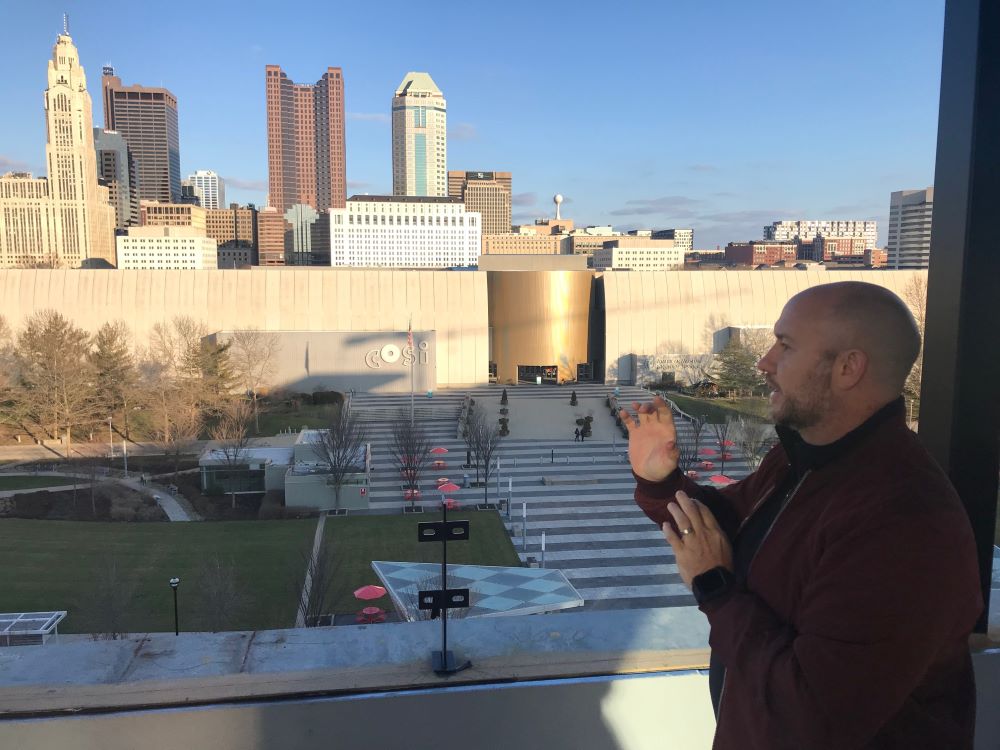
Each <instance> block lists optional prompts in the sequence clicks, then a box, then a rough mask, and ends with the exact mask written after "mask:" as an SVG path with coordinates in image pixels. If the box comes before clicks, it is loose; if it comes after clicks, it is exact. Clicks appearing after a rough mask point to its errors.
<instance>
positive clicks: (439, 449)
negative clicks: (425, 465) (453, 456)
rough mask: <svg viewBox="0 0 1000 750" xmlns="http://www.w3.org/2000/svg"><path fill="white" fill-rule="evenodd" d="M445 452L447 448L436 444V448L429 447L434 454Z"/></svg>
mask: <svg viewBox="0 0 1000 750" xmlns="http://www.w3.org/2000/svg"><path fill="white" fill-rule="evenodd" d="M447 452H448V449H447V448H442V447H440V446H438V447H437V448H431V453H434V454H435V455H438V456H443V455H444V454H445V453H447Z"/></svg>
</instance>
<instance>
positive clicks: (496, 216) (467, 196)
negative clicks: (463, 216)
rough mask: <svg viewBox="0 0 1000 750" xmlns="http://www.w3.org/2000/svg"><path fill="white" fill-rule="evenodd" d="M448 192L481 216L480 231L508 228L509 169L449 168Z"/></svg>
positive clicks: (509, 224) (502, 230) (484, 232)
mask: <svg viewBox="0 0 1000 750" xmlns="http://www.w3.org/2000/svg"><path fill="white" fill-rule="evenodd" d="M448 195H449V196H451V197H452V198H461V199H462V202H463V203H465V210H466V211H475V212H477V213H478V214H480V216H482V217H483V235H484V236H485V235H488V234H507V233H509V232H510V231H511V218H510V212H511V208H510V200H511V178H510V172H448Z"/></svg>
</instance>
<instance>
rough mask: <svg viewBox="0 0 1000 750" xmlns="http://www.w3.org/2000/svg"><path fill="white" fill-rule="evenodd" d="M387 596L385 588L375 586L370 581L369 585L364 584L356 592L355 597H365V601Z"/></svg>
mask: <svg viewBox="0 0 1000 750" xmlns="http://www.w3.org/2000/svg"><path fill="white" fill-rule="evenodd" d="M383 596H385V589H384V588H382V587H381V586H375V585H373V584H371V583H369V584H368V585H367V586H362V587H361V588H359V589H358V590H357V591H355V592H354V598H355V599H363V600H364V601H369V600H371V599H379V598H380V597H383Z"/></svg>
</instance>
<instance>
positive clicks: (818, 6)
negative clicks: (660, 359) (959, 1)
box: [0, 0, 944, 248]
mask: <svg viewBox="0 0 1000 750" xmlns="http://www.w3.org/2000/svg"><path fill="white" fill-rule="evenodd" d="M0 5H2V6H3V8H2V11H3V17H4V23H3V24H2V28H0V66H2V68H3V69H4V70H5V71H7V74H6V75H4V76H3V77H2V78H0V101H2V102H3V103H4V106H3V112H4V116H3V119H2V121H0V171H5V170H6V169H10V168H17V169H25V168H28V169H32V170H33V171H35V172H36V173H41V174H44V169H43V168H42V165H43V164H44V145H45V134H44V116H43V112H42V106H41V105H42V98H41V92H42V90H43V89H44V88H45V66H46V60H47V59H48V56H49V54H50V52H51V46H52V43H53V41H54V39H55V35H56V33H57V32H58V31H59V29H60V28H61V23H62V20H61V19H62V15H61V14H62V13H63V12H64V11H66V12H68V13H69V14H70V32H71V34H72V36H73V38H74V41H75V42H76V44H77V46H78V48H79V49H80V54H81V56H82V61H83V64H84V67H85V69H86V72H87V75H88V85H89V88H90V91H91V96H92V97H93V99H94V119H95V123H96V124H98V125H99V124H101V122H102V115H101V106H100V73H101V66H102V65H104V64H106V63H108V62H110V63H112V64H113V65H114V66H115V68H116V71H117V73H118V75H119V76H121V78H122V81H123V82H124V83H126V84H132V83H141V84H145V85H149V86H156V85H162V86H166V87H167V88H169V89H171V90H172V91H173V92H174V94H176V95H177V97H178V99H179V112H180V136H181V170H182V174H184V175H186V174H188V173H190V172H192V171H194V170H195V169H212V170H215V171H216V172H218V173H220V174H221V175H223V176H224V177H226V179H227V180H228V186H227V198H228V199H230V200H239V201H241V202H245V201H253V202H256V203H258V204H262V203H263V199H264V195H265V192H266V189H267V187H266V186H267V145H266V131H265V118H264V66H265V65H266V64H271V63H273V64H279V65H281V66H282V67H283V68H284V69H285V70H286V72H287V73H288V74H289V75H290V76H291V77H292V79H293V80H295V81H297V82H313V81H315V80H316V79H318V78H319V77H320V75H322V73H323V71H324V70H325V69H326V66H328V65H339V66H341V67H342V68H343V69H344V78H345V97H346V110H347V113H348V114H347V177H348V182H349V188H348V192H349V193H355V192H370V193H385V192H390V190H391V184H392V183H391V174H392V172H391V152H390V126H389V118H388V114H389V104H390V100H391V98H392V93H393V91H394V89H395V87H396V85H397V84H398V83H399V81H400V80H401V79H402V78H403V76H404V74H405V73H406V72H407V71H409V70H426V71H428V72H429V73H430V74H431V75H432V76H433V77H434V79H435V81H436V82H437V84H438V86H440V88H441V89H442V90H443V92H444V94H445V97H446V98H447V101H448V124H449V131H451V132H450V137H449V143H448V167H449V168H450V169H468V170H498V171H499V170H507V171H511V172H513V179H514V195H515V197H514V203H515V206H514V218H515V222H518V221H522V222H530V221H531V220H532V219H534V218H536V217H540V216H548V215H551V209H552V204H551V197H552V195H553V194H554V193H556V192H561V193H563V195H565V196H566V197H567V202H566V204H564V206H563V214H564V215H566V216H569V217H571V218H574V219H575V220H576V221H577V222H578V223H583V224H603V223H613V224H614V225H615V226H616V227H619V228H636V227H650V228H665V227H673V226H693V227H694V229H695V246H696V247H699V248H704V247H714V246H715V245H719V244H725V243H726V242H728V241H731V240H741V239H755V238H759V237H760V234H761V227H762V226H763V225H764V224H766V223H769V222H770V221H772V220H775V219H780V218H863V219H868V218H874V219H878V220H879V221H880V223H881V225H880V236H881V240H882V241H883V242H884V241H885V226H884V224H885V221H886V219H887V215H888V207H889V193H890V192H891V191H893V190H901V189H909V188H923V187H926V186H928V185H930V184H932V182H933V174H934V149H935V142H936V129H937V108H938V93H939V92H938V88H939V83H940V66H941V62H940V61H941V35H942V27H943V16H944V2H943V0H876V2H871V0H841V1H840V2H837V3H813V2H803V1H802V0H759V1H758V2H754V3H748V2H745V0H742V1H740V2H736V1H731V0H713V1H712V2H705V1H704V0H661V2H657V3H653V2H648V3H645V2H644V3H633V2H619V3H617V4H611V5H609V4H607V3H604V2H602V3H597V2H574V3H563V2H556V3H538V2H531V3H529V2H520V1H513V2H504V3H489V4H485V3H468V4H464V3H446V2H441V3H436V2H422V3H419V2H412V1H411V2H401V3H397V2H393V1H392V0H383V1H380V2H377V3H359V2H349V3H315V2H307V1H305V0H300V1H299V2H295V3H287V4H286V3H277V4H275V3H269V4H267V5H265V4H263V3H255V2H250V1H249V0H247V1H244V2H240V3H235V2H228V1H226V2H200V3H195V2H187V1H184V2H173V3H155V4H154V3H149V4H147V3H136V2H117V1H116V0H108V1H106V2H101V3H93V2H90V3H88V2H83V1H82V0H63V1H62V2H61V3H55V2H50V0H38V1H36V2H32V3H21V2H15V0H2V2H0ZM411 32H412V33H411Z"/></svg>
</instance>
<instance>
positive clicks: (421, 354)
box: [365, 341, 431, 370]
mask: <svg viewBox="0 0 1000 750" xmlns="http://www.w3.org/2000/svg"><path fill="white" fill-rule="evenodd" d="M430 348H431V345H430V342H429V341H421V342H419V343H418V344H417V345H416V346H415V347H411V346H409V345H406V346H403V347H399V346H396V345H395V344H385V345H384V346H382V347H381V348H379V349H370V350H369V351H368V352H367V353H366V354H365V364H366V365H367V366H368V367H369V368H370V369H372V370H379V369H381V368H382V367H384V366H385V367H388V366H391V365H396V364H398V365H401V366H402V367H409V366H410V365H412V364H413V363H414V362H416V364H418V365H426V364H427V362H428V359H429V354H428V352H429V350H430Z"/></svg>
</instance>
